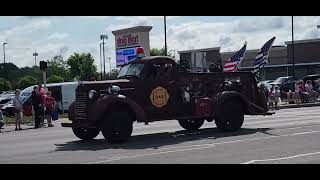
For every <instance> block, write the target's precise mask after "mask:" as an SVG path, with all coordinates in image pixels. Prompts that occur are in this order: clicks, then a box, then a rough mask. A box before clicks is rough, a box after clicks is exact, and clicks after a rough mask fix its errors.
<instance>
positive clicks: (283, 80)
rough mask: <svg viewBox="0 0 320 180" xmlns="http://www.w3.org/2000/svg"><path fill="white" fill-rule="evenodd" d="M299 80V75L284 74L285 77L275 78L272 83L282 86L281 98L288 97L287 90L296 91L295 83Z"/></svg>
mask: <svg viewBox="0 0 320 180" xmlns="http://www.w3.org/2000/svg"><path fill="white" fill-rule="evenodd" d="M298 81H299V79H298V78H297V77H293V76H284V77H278V78H277V79H276V80H274V81H273V82H272V83H270V84H271V85H277V86H279V87H280V92H281V98H286V97H287V92H289V90H291V91H292V92H294V91H295V84H296V83H297V82H298Z"/></svg>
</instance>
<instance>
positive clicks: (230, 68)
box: [223, 42, 247, 72]
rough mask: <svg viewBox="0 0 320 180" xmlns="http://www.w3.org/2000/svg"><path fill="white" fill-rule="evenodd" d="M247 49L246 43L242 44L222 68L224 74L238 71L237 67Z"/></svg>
mask: <svg viewBox="0 0 320 180" xmlns="http://www.w3.org/2000/svg"><path fill="white" fill-rule="evenodd" d="M246 49H247V42H245V43H244V45H243V47H242V48H241V49H240V50H239V51H238V52H236V53H235V54H234V55H233V56H231V57H230V58H229V59H228V60H227V62H226V64H225V65H224V66H223V71H224V72H235V71H236V70H237V69H238V65H239V64H240V63H241V61H242V60H243V59H244V56H245V53H246Z"/></svg>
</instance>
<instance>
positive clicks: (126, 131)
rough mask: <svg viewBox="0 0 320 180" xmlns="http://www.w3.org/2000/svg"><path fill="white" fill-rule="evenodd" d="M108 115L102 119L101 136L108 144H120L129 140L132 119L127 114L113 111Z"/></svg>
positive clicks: (117, 110)
mask: <svg viewBox="0 0 320 180" xmlns="http://www.w3.org/2000/svg"><path fill="white" fill-rule="evenodd" d="M108 114H109V115H108V116H107V117H106V118H105V119H104V122H103V125H102V129H101V131H102V134H103V136H104V138H105V139H106V140H107V141H108V142H110V143H122V142H125V141H127V140H128V139H129V137H130V136H131V133H132V129H133V127H132V124H133V118H132V117H131V116H130V114H129V112H127V111H123V110H119V109H114V110H112V111H109V113H108Z"/></svg>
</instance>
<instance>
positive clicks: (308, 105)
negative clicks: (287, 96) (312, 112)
mask: <svg viewBox="0 0 320 180" xmlns="http://www.w3.org/2000/svg"><path fill="white" fill-rule="evenodd" d="M315 106H320V103H306V104H290V105H284V106H279V108H280V109H290V108H301V107H315Z"/></svg>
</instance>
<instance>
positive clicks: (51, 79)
mask: <svg viewBox="0 0 320 180" xmlns="http://www.w3.org/2000/svg"><path fill="white" fill-rule="evenodd" d="M60 82H64V79H63V77H61V76H57V75H52V76H50V77H49V78H48V83H60Z"/></svg>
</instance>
